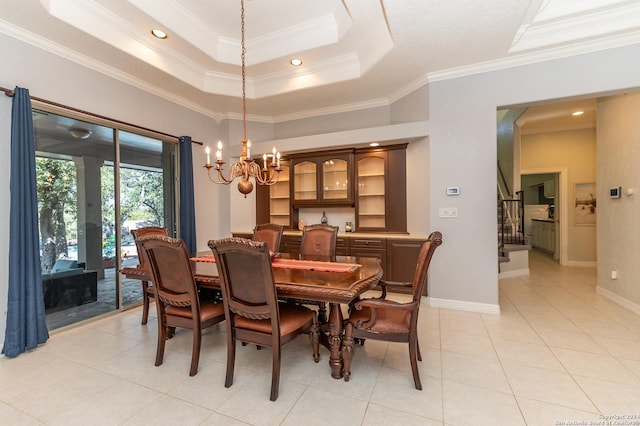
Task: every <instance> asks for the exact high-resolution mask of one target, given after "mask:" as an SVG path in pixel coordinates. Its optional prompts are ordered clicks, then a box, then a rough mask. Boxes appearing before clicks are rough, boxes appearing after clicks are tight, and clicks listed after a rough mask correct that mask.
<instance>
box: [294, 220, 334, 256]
mask: <svg viewBox="0 0 640 426" xmlns="http://www.w3.org/2000/svg"><path fill="white" fill-rule="evenodd" d="M337 239H338V227H337V226H331V225H324V224H320V223H319V224H315V225H307V226H305V227H304V228H303V229H302V239H301V241H300V256H302V257H303V258H305V257H306V258H312V257H319V258H327V260H333V259H334V258H335V257H336V241H337Z"/></svg>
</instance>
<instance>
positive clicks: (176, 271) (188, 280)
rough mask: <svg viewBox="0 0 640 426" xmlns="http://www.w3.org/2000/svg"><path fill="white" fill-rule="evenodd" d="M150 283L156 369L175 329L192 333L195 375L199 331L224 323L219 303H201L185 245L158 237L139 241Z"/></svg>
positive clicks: (192, 366) (150, 236)
mask: <svg viewBox="0 0 640 426" xmlns="http://www.w3.org/2000/svg"><path fill="white" fill-rule="evenodd" d="M138 241H139V243H140V245H141V247H142V249H143V250H144V253H145V256H146V257H147V261H148V262H149V269H150V271H151V277H152V279H153V283H154V287H155V296H156V309H157V312H158V346H157V350H156V364H155V365H156V366H159V365H161V364H162V361H163V358H164V347H165V342H166V340H167V339H168V338H169V337H171V336H172V335H173V332H174V331H175V329H176V327H180V328H189V329H191V330H192V331H193V346H192V349H191V369H190V370H189V375H190V376H194V375H195V374H196V373H197V372H198V361H199V359H200V346H201V341H202V329H204V328H207V327H211V326H212V325H214V324H217V323H219V322H221V321H223V320H224V319H225V316H224V307H223V305H222V303H213V302H210V301H207V300H200V297H199V295H198V289H197V287H196V281H195V279H194V277H193V270H192V269H191V261H190V259H189V254H188V253H187V247H186V245H185V243H184V241H182V240H179V239H175V238H170V237H167V236H161V235H149V236H146V237H141V238H140V239H139V240H138Z"/></svg>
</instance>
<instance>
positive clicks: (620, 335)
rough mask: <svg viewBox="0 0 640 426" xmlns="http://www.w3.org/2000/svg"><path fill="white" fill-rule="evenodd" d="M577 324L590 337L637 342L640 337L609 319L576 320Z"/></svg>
mask: <svg viewBox="0 0 640 426" xmlns="http://www.w3.org/2000/svg"><path fill="white" fill-rule="evenodd" d="M574 321H575V323H576V324H577V325H578V327H580V328H581V329H582V331H584V332H585V333H586V334H588V335H590V336H602V337H610V338H614V339H624V340H632V341H635V340H637V339H638V336H637V335H636V334H634V333H633V332H632V331H630V330H629V329H628V328H626V327H624V326H622V325H620V324H619V323H617V322H615V321H614V320H611V319H608V318H591V319H588V320H585V319H576V320H574Z"/></svg>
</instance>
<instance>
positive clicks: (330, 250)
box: [300, 224, 338, 323]
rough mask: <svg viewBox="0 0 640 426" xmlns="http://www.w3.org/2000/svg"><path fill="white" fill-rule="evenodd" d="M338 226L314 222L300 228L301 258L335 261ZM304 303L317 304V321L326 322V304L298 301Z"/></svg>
mask: <svg viewBox="0 0 640 426" xmlns="http://www.w3.org/2000/svg"><path fill="white" fill-rule="evenodd" d="M337 239H338V227H337V226H331V225H325V224H315V225H307V226H305V227H304V228H303V229H302V239H301V241H300V257H301V258H302V259H312V260H326V261H335V258H336V242H337ZM300 303H304V304H306V305H318V307H319V309H318V321H319V322H320V323H325V322H327V304H326V303H324V302H316V301H312V300H304V301H300Z"/></svg>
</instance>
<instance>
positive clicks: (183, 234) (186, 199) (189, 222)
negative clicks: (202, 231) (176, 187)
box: [180, 136, 197, 254]
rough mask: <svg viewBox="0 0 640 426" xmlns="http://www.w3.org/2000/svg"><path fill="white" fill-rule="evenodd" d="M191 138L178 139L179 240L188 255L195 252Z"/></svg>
mask: <svg viewBox="0 0 640 426" xmlns="http://www.w3.org/2000/svg"><path fill="white" fill-rule="evenodd" d="M192 157H193V155H192V151H191V136H182V137H180V238H182V240H184V243H185V245H186V246H187V251H188V252H189V253H192V254H195V253H196V252H197V246H196V211H195V204H194V196H193V192H194V190H193V158H192Z"/></svg>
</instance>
